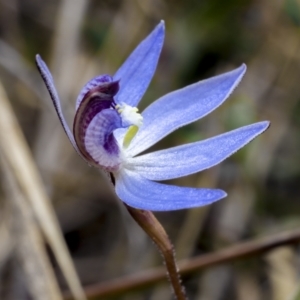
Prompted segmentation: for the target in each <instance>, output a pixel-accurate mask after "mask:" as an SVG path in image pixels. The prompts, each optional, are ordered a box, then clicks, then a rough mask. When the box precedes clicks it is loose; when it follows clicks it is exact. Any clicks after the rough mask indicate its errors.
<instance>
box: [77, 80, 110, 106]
mask: <svg viewBox="0 0 300 300" xmlns="http://www.w3.org/2000/svg"><path fill="white" fill-rule="evenodd" d="M112 81H113V78H112V77H111V76H110V75H99V76H96V77H94V78H93V79H91V80H90V81H88V82H87V83H86V84H85V85H84V87H83V88H82V89H81V91H80V93H79V95H78V97H77V100H76V111H77V109H78V107H79V105H80V103H81V101H82V100H83V98H84V96H85V95H86V94H87V92H89V91H90V90H91V89H93V88H95V87H97V86H99V85H101V84H103V83H107V82H112Z"/></svg>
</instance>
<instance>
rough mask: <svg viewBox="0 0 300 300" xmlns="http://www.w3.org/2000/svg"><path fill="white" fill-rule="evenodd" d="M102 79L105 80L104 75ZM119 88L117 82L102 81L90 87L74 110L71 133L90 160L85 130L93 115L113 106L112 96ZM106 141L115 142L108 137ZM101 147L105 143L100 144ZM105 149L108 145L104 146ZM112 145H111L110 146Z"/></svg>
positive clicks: (81, 150)
mask: <svg viewBox="0 0 300 300" xmlns="http://www.w3.org/2000/svg"><path fill="white" fill-rule="evenodd" d="M104 77H105V78H103V80H106V76H104ZM118 90H119V82H118V81H114V82H102V83H101V84H99V85H98V86H96V87H94V88H92V89H90V90H89V91H88V92H87V93H86V94H85V95H84V97H83V98H82V101H81V103H80V105H79V107H78V109H77V111H76V115H75V119H74V124H73V134H74V138H75V141H76V144H77V146H78V148H79V150H80V152H81V153H82V154H83V155H84V157H85V158H86V159H87V160H88V161H90V160H91V159H92V160H93V158H92V157H91V155H90V154H89V153H88V151H87V149H86V147H85V136H86V131H87V128H88V126H89V125H90V123H91V122H92V120H93V119H94V117H95V116H96V115H97V114H99V113H100V112H102V111H103V110H106V109H110V108H114V107H115V102H114V98H113V97H114V96H115V95H116V93H117V92H118ZM107 141H108V142H109V141H110V142H111V143H113V142H114V143H116V142H115V141H112V140H111V138H108V140H107ZM102 146H103V147H104V146H105V145H102ZM105 147H106V148H107V149H109V148H110V147H109V146H108V145H106V146H105ZM112 147H113V146H112ZM113 148H114V149H115V147H113Z"/></svg>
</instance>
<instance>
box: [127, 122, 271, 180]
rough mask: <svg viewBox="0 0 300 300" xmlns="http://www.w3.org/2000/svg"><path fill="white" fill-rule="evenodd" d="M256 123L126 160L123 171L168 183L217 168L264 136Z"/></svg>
mask: <svg viewBox="0 0 300 300" xmlns="http://www.w3.org/2000/svg"><path fill="white" fill-rule="evenodd" d="M268 126H269V122H267V121H265V122H259V123H255V124H251V125H248V126H244V127H241V128H238V129H235V130H232V131H229V132H227V133H224V134H220V135H218V136H215V137H212V138H209V139H206V140H203V141H200V142H196V143H191V144H186V145H182V146H178V147H173V148H170V149H166V150H162V151H157V152H152V153H149V154H145V155H142V156H138V157H134V158H130V159H128V162H127V165H126V168H129V169H130V170H133V171H135V172H138V173H139V174H140V175H142V176H144V177H146V178H147V179H149V180H167V179H173V178H178V177H182V176H186V175H189V174H193V173H196V172H199V171H202V170H205V169H208V168H210V167H213V166H215V165H217V164H219V163H220V162H221V161H223V160H224V159H226V158H227V157H228V156H230V155H232V154H233V153H235V152H236V151H237V150H239V149H240V148H242V147H244V146H245V145H246V144H248V143H249V142H250V141H251V140H253V139H254V138H255V137H256V136H258V135H259V134H261V133H262V132H264V131H265V130H266V129H267V128H268Z"/></svg>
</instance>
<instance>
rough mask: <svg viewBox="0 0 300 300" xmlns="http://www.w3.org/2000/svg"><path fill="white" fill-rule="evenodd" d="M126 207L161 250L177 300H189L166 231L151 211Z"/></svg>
mask: <svg viewBox="0 0 300 300" xmlns="http://www.w3.org/2000/svg"><path fill="white" fill-rule="evenodd" d="M125 206H126V208H127V210H128V212H129V213H130V215H131V216H132V217H133V218H134V220H135V221H136V222H137V223H138V224H139V225H140V226H141V227H142V228H143V229H144V231H145V232H146V233H147V234H148V235H149V236H150V238H151V239H152V240H153V241H154V243H155V244H156V245H157V247H158V249H159V250H160V252H161V254H162V257H163V259H164V261H165V265H166V268H167V275H168V278H169V280H170V282H171V285H172V287H173V290H174V294H175V296H176V299H177V300H187V297H186V294H185V289H184V287H183V286H182V285H181V280H180V275H179V273H178V268H177V264H176V259H175V253H174V248H173V245H172V243H171V241H170V239H169V237H168V235H167V233H166V231H165V230H164V228H163V227H162V225H161V224H160V222H159V221H158V220H157V219H156V217H155V216H154V214H153V213H152V212H151V211H147V210H140V209H136V208H132V207H130V206H128V205H126V204H125Z"/></svg>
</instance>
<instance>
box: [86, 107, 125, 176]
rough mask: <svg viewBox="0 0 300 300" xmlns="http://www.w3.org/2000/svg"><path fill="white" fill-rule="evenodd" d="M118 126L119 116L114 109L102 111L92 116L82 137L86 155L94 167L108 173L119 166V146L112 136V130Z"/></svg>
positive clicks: (119, 124)
mask: <svg viewBox="0 0 300 300" xmlns="http://www.w3.org/2000/svg"><path fill="white" fill-rule="evenodd" d="M120 126H121V118H120V115H119V114H118V113H117V112H116V111H115V110H114V109H104V110H102V111H101V112H99V113H98V114H97V115H96V116H94V118H93V119H92V121H91V122H90V124H89V125H88V127H87V129H86V132H85V136H84V146H85V151H86V153H87V154H88V155H89V156H90V157H91V158H92V159H93V161H94V162H95V163H96V165H98V166H100V167H102V168H104V169H105V170H107V171H110V172H113V171H115V170H117V169H118V168H119V166H120V164H121V156H120V150H119V146H118V144H117V142H116V140H115V138H114V135H113V130H115V129H116V128H119V127H120ZM83 153H84V152H83ZM88 161H90V160H88Z"/></svg>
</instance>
